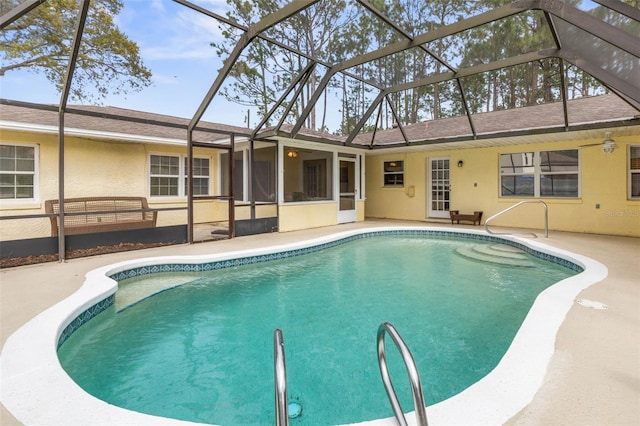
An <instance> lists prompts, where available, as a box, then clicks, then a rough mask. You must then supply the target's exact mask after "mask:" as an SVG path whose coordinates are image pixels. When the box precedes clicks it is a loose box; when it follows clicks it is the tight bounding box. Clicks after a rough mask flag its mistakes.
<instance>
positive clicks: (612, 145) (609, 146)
mask: <svg viewBox="0 0 640 426" xmlns="http://www.w3.org/2000/svg"><path fill="white" fill-rule="evenodd" d="M615 149H616V141H614V140H613V139H611V132H605V134H604V140H603V141H602V152H604V153H605V154H611V153H612V152H613V151H614V150H615Z"/></svg>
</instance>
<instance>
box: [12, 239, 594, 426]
mask: <svg viewBox="0 0 640 426" xmlns="http://www.w3.org/2000/svg"><path fill="white" fill-rule="evenodd" d="M414 230H415V231H416V232H419V233H424V232H434V233H441V232H443V231H441V230H437V231H435V230H429V229H428V228H424V227H420V228H416V229H414V228H401V229H399V228H388V229H385V230H384V232H404V233H406V232H413V231H414ZM371 232H372V231H370V230H363V231H353V232H349V233H342V234H336V235H333V236H330V237H326V238H323V239H320V240H316V241H311V242H308V243H301V244H297V245H290V246H283V247H276V248H273V249H269V250H267V249H265V250H254V251H248V252H243V253H232V254H230V255H227V256H216V257H215V258H202V257H201V258H197V259H194V258H179V259H178V258H163V259H143V260H140V261H132V262H123V263H122V264H118V265H112V266H110V267H105V268H101V269H100V270H97V271H93V272H92V273H90V274H88V276H87V279H88V283H89V282H91V283H92V284H91V287H92V289H91V290H93V295H92V296H91V297H89V298H87V296H88V293H86V292H87V289H86V287H88V285H87V286H84V287H83V289H81V291H80V292H79V293H85V294H84V295H81V296H82V297H80V296H78V295H74V296H76V298H77V297H79V298H80V299H82V303H80V304H79V305H80V306H78V300H75V301H74V302H73V303H72V304H73V305H75V309H71V310H69V309H68V308H69V306H67V309H66V312H65V314H64V318H63V319H62V320H61V321H59V322H58V323H57V327H56V332H55V333H54V335H55V336H56V337H57V336H63V338H64V336H65V335H66V334H65V333H69V330H70V329H73V328H75V327H78V326H79V325H81V323H82V321H86V320H88V318H89V317H91V316H92V315H93V314H94V313H95V312H97V311H101V310H103V308H100V307H99V306H98V305H99V304H100V303H107V304H108V302H104V301H105V300H108V299H109V298H110V297H112V293H113V291H114V288H113V287H114V286H113V282H112V281H111V280H110V279H108V278H106V275H110V276H116V275H118V274H131V273H132V272H131V271H134V273H135V274H137V273H147V272H149V271H152V270H158V268H160V269H162V268H165V267H170V268H183V269H185V270H193V269H194V268H195V269H197V268H198V267H197V266H196V265H203V264H207V265H209V266H210V267H211V268H215V265H216V262H223V263H225V262H231V263H232V264H233V263H236V262H237V263H238V264H242V263H243V262H244V263H251V262H255V261H257V258H258V257H261V256H266V257H274V256H275V257H278V256H281V257H285V258H287V257H290V256H292V254H293V253H296V252H297V251H298V250H303V251H309V250H315V249H316V248H315V247H316V246H318V245H326V244H329V245H331V244H334V243H335V241H339V240H344V239H345V238H361V236H362V234H367V233H371ZM375 232H382V231H381V230H380V229H376V230H375ZM446 233H448V234H449V235H460V234H458V233H456V232H455V231H446ZM467 235H471V236H472V237H474V238H478V239H485V238H487V236H486V234H484V233H482V232H478V233H467ZM491 238H495V237H491ZM504 241H506V242H508V243H509V244H512V245H514V244H515V245H519V246H522V247H523V248H525V249H527V250H530V251H538V250H544V251H546V252H547V253H549V255H548V256H551V257H553V258H555V259H556V260H559V261H560V262H564V261H568V262H569V263H574V264H578V265H580V267H584V268H586V270H585V272H583V273H581V274H579V275H578V276H575V277H571V278H569V279H566V280H563V281H562V282H561V283H559V284H557V285H554V286H553V287H551V288H549V289H547V290H546V291H544V292H543V293H542V294H541V295H540V296H539V297H538V298H537V300H536V303H535V304H534V306H533V308H532V309H531V310H530V312H529V314H528V316H527V320H526V321H525V323H524V324H523V326H522V327H521V328H520V331H519V332H518V334H517V335H516V338H515V339H514V343H513V344H512V345H511V348H510V350H509V351H508V352H507V354H506V355H505V357H503V359H502V361H501V362H500V364H499V365H498V367H497V368H496V369H495V370H494V371H493V372H492V373H491V374H489V375H488V376H486V377H485V378H484V379H482V380H480V381H479V382H477V383H476V384H475V385H473V386H471V387H470V388H469V389H467V390H465V391H464V392H462V393H461V394H459V395H457V396H456V397H453V398H450V399H447V400H445V401H443V402H440V403H438V404H435V405H432V406H430V407H429V408H428V409H427V412H428V415H429V419H430V422H432V423H434V424H437V423H438V421H439V420H440V421H442V420H443V419H448V420H446V422H447V423H451V422H452V421H449V420H450V419H456V418H457V419H465V418H466V419H467V420H468V419H474V421H478V419H482V418H486V419H492V420H488V421H486V422H487V423H501V422H503V421H504V420H506V419H508V418H509V417H510V416H511V415H513V414H514V413H515V412H517V411H518V409H519V408H521V407H522V406H523V405H524V404H526V403H527V402H528V400H529V399H530V398H531V397H532V396H533V393H535V389H537V387H538V385H539V383H540V381H541V380H542V374H543V373H544V369H545V366H546V361H547V360H548V356H550V354H551V352H552V351H553V340H554V336H555V331H556V330H557V327H558V326H559V324H560V322H561V321H562V318H564V315H565V313H566V310H567V309H568V308H569V306H570V305H571V303H572V301H573V298H574V297H575V294H577V292H578V291H580V290H581V289H582V288H584V287H586V286H588V285H589V284H591V283H593V282H595V281H597V280H598V279H600V278H601V277H602V276H603V274H606V269H603V267H601V265H599V264H597V263H595V262H593V261H591V260H589V259H586V258H583V257H581V256H578V255H572V254H569V253H566V252H562V251H559V250H556V249H552V248H550V247H546V246H544V245H543V244H540V243H538V242H534V241H524V240H519V239H517V238H507V239H505V240H504ZM276 253H279V254H276ZM545 256H547V255H545ZM231 259H236V260H231ZM238 259H239V260H238ZM207 262H209V263H207ZM178 265H180V266H178ZM185 265H186V266H185ZM200 267H202V266H200ZM585 278H588V280H585ZM96 290H97V293H96ZM70 299H71V298H70ZM549 300H552V301H553V303H552V304H548V301H549ZM65 302H67V301H65ZM96 302H100V303H96ZM558 302H562V303H560V305H562V306H560V309H558V307H559V306H558ZM111 303H113V302H111ZM545 304H546V305H547V306H545ZM60 314H61V312H58V315H60ZM536 317H537V318H538V319H540V318H542V317H544V318H545V321H544V322H542V323H541V322H537V323H536ZM554 327H555V328H554ZM541 329H546V330H541ZM401 331H402V330H401ZM374 333H375V330H374V331H372V335H373V334H374ZM285 339H286V334H285ZM52 340H58V342H59V339H57V338H56V339H51V338H49V341H52ZM409 344H410V346H411V343H410V342H409ZM45 346H46V345H45ZM3 356H4V354H3ZM545 357H546V358H545ZM4 361H5V359H3V362H4ZM523 367H524V371H523ZM536 371H538V373H539V374H534V373H535V372H536ZM524 372H527V373H528V374H524ZM59 379H60V380H61V381H64V382H65V385H66V386H67V387H70V388H73V386H69V385H70V384H69V380H68V378H66V379H65V378H64V377H59ZM63 379H64V380H63ZM516 384H517V386H513V385H516ZM426 386H428V385H426ZM425 393H426V394H427V393H428V392H425ZM77 396H78V399H79V400H80V404H78V405H81V406H83V407H84V406H85V405H86V404H89V403H91V404H92V405H93V407H92V409H93V414H92V415H101V414H100V413H102V414H103V415H104V416H105V418H108V419H110V420H109V421H111V422H113V424H117V423H122V422H123V420H122V419H123V418H127V419H128V420H126V421H128V422H129V423H131V422H134V421H135V423H139V424H153V423H156V424H157V422H158V421H159V419H158V418H155V421H154V420H149V418H148V417H147V416H141V415H138V414H136V413H132V412H128V411H126V410H119V409H117V408H115V407H108V406H106V404H101V403H100V402H99V401H96V400H94V399H92V398H87V395H86V394H84V395H81V394H80V393H78V395H77ZM74 398H75V393H74ZM496 401H499V406H496ZM85 403H86V404H85ZM381 404H383V405H384V404H385V401H383V402H382V403H381ZM405 408H407V407H405ZM95 410H98V411H95ZM81 411H84V410H81ZM96 413H97V414H96ZM86 414H88V413H85V415H86ZM78 415H79V416H80V417H81V413H78ZM119 416H125V417H119ZM126 416H134V418H135V419H136V420H132V419H131V418H130V417H126ZM482 416H485V417H482ZM116 418H120V420H119V421H118V420H112V419H116ZM143 419H144V421H143ZM151 419H154V418H151ZM496 419H502V420H496ZM162 422H163V423H171V422H172V421H171V420H168V419H162ZM460 422H461V423H464V420H462V421H460ZM67 423H69V422H68V421H67ZM71 423H73V422H71ZM78 423H81V421H79V422H78Z"/></svg>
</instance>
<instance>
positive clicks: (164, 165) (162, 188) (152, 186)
mask: <svg viewBox="0 0 640 426" xmlns="http://www.w3.org/2000/svg"><path fill="white" fill-rule="evenodd" d="M181 159H182V161H181ZM192 160H193V189H194V190H193V192H194V195H209V187H210V184H209V182H210V166H209V163H210V162H209V159H208V158H193V159H192ZM186 170H187V158H186V157H180V156H177V155H176V156H173V155H151V156H150V157H149V195H151V196H152V197H183V196H186V195H187V192H188V190H187V186H188V185H187V183H188V182H187V174H186ZM181 181H182V182H183V185H180V182H181Z"/></svg>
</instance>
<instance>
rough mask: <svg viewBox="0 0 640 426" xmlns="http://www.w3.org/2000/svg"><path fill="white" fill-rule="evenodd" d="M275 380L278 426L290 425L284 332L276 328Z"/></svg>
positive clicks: (274, 345) (274, 344) (274, 334)
mask: <svg viewBox="0 0 640 426" xmlns="http://www.w3.org/2000/svg"><path fill="white" fill-rule="evenodd" d="M273 358H274V379H275V391H276V426H287V425H288V424H289V412H288V411H289V409H288V407H287V370H286V366H285V362H284V341H283V339H282V331H281V330H280V329H279V328H276V329H275V331H274V332H273Z"/></svg>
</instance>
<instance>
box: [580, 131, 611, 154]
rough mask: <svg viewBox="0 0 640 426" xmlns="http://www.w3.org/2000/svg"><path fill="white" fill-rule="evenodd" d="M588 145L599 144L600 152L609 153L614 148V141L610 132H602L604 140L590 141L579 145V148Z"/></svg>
mask: <svg viewBox="0 0 640 426" xmlns="http://www.w3.org/2000/svg"><path fill="white" fill-rule="evenodd" d="M589 146H600V147H602V152H604V153H605V154H611V153H612V152H613V151H614V150H615V149H616V146H617V145H616V141H614V140H613V139H611V132H605V133H604V140H603V141H602V142H600V143H590V144H587V145H580V146H579V148H586V147H589Z"/></svg>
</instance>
